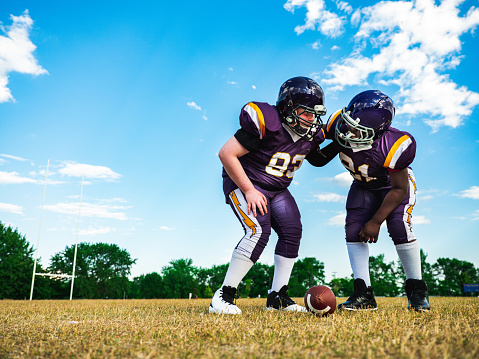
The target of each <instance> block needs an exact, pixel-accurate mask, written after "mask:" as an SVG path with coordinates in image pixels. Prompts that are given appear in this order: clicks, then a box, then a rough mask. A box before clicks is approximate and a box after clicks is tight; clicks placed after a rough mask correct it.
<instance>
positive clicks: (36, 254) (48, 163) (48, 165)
mask: <svg viewBox="0 0 479 359" xmlns="http://www.w3.org/2000/svg"><path fill="white" fill-rule="evenodd" d="M49 167H50V160H48V162H47V173H46V174H45V187H44V188H43V201H42V210H41V212H40V225H39V227H38V237H37V248H35V261H34V263H33V275H32V288H31V290H30V300H32V297H33V286H34V284H35V274H36V270H37V258H38V246H39V244H40V232H41V229H42V218H43V206H44V205H45V194H46V193H47V181H48V168H49Z"/></svg>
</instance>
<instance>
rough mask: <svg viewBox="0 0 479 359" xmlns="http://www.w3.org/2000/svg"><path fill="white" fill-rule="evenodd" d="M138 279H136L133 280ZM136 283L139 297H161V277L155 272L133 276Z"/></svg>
mask: <svg viewBox="0 0 479 359" xmlns="http://www.w3.org/2000/svg"><path fill="white" fill-rule="evenodd" d="M136 279H138V280H137V281H135V280H136ZM134 281H135V282H136V283H138V291H139V297H140V298H145V299H154V298H161V297H162V294H163V290H162V287H163V278H162V277H161V275H159V274H158V273H156V272H153V273H148V274H142V275H141V276H140V277H137V278H134Z"/></svg>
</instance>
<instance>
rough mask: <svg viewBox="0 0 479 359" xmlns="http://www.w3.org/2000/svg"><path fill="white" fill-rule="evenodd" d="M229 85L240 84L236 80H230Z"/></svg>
mask: <svg viewBox="0 0 479 359" xmlns="http://www.w3.org/2000/svg"><path fill="white" fill-rule="evenodd" d="M228 85H238V83H237V82H236V81H228Z"/></svg>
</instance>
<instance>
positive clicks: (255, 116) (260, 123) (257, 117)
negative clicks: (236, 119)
mask: <svg viewBox="0 0 479 359" xmlns="http://www.w3.org/2000/svg"><path fill="white" fill-rule="evenodd" d="M245 111H246V112H247V113H248V115H250V117H251V119H252V120H253V122H254V124H255V125H256V127H257V128H258V131H259V135H260V136H259V138H260V139H262V138H263V137H264V135H265V133H266V129H265V125H264V116H263V112H261V110H260V109H259V107H258V105H256V104H255V103H253V102H250V103H249V104H247V105H246V106H245Z"/></svg>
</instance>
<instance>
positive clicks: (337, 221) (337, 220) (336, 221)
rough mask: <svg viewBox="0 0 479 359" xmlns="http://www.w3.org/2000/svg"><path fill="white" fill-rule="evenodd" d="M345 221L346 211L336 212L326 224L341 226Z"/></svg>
mask: <svg viewBox="0 0 479 359" xmlns="http://www.w3.org/2000/svg"><path fill="white" fill-rule="evenodd" d="M345 223H346V213H341V214H338V215H337V216H334V217H331V218H330V219H329V221H328V224H329V225H330V226H333V227H343V226H344V224H345Z"/></svg>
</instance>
